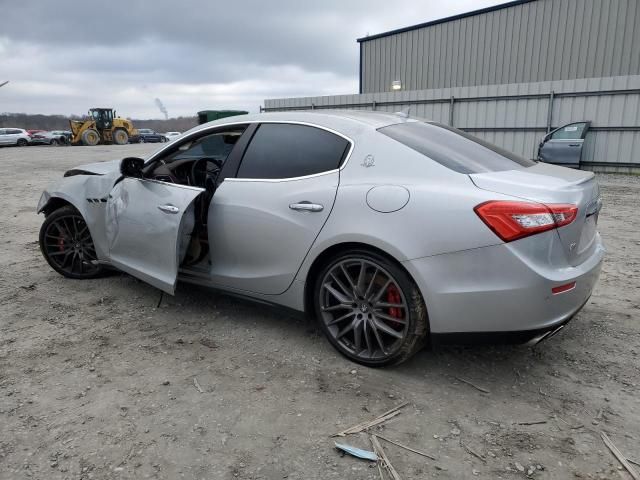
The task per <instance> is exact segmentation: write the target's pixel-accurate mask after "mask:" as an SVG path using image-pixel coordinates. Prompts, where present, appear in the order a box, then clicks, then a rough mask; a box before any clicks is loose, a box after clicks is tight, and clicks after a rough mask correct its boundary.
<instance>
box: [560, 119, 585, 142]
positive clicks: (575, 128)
mask: <svg viewBox="0 0 640 480" xmlns="http://www.w3.org/2000/svg"><path fill="white" fill-rule="evenodd" d="M586 126H587V124H586V123H585V122H580V123H572V124H571V125H565V126H564V127H561V128H559V129H558V130H556V131H555V132H553V133H552V134H551V139H552V140H579V139H581V138H583V135H582V134H583V133H584V129H585V128H586Z"/></svg>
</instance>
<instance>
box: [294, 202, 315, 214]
mask: <svg viewBox="0 0 640 480" xmlns="http://www.w3.org/2000/svg"><path fill="white" fill-rule="evenodd" d="M289 208H290V209H291V210H297V211H299V212H321V211H322V210H324V206H322V205H320V204H319V203H311V202H300V203H292V204H291V205H289Z"/></svg>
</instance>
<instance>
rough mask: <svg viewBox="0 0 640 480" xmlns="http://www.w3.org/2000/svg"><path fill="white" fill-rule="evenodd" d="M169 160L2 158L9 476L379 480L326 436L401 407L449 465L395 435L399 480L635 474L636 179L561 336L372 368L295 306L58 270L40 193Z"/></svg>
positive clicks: (447, 351)
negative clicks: (45, 250) (64, 181)
mask: <svg viewBox="0 0 640 480" xmlns="http://www.w3.org/2000/svg"><path fill="white" fill-rule="evenodd" d="M155 148H156V147H155V146H153V145H130V146H125V147H93V148H92V147H75V148H72V147H67V148H64V147H59V148H55V147H27V148H2V149H0V166H1V168H2V171H3V179H4V180H3V181H2V183H1V186H0V192H1V198H2V215H1V216H0V232H1V233H0V235H1V236H0V242H1V244H2V249H1V250H0V269H1V273H0V478H2V479H23V478H38V479H91V478H93V479H124V478H163V479H177V478H186V479H231V480H233V479H236V478H237V479H290V480H293V479H328V478H338V479H347V478H349V479H376V478H379V472H378V469H377V468H376V467H375V465H371V464H369V462H366V461H363V460H357V459H355V458H353V457H349V456H344V457H343V456H341V455H340V454H339V453H338V452H337V451H336V450H335V449H334V447H333V441H334V439H332V438H330V435H331V434H333V433H335V432H337V431H340V430H342V429H344V428H346V427H349V426H351V425H354V424H357V423H360V422H361V421H363V420H367V419H369V418H372V417H374V416H376V415H378V414H379V413H382V412H384V411H386V410H388V409H390V408H392V407H394V406H396V405H399V404H401V403H403V402H408V405H407V406H405V407H404V408H403V409H402V410H401V413H400V414H399V415H397V416H396V417H394V418H392V419H391V420H389V421H387V422H385V423H384V424H382V425H381V426H379V427H377V428H374V429H373V430H372V431H373V432H377V433H379V434H380V435H383V436H385V437H387V438H390V439H393V440H395V441H398V442H400V443H402V444H405V445H409V446H411V447H413V448H415V449H418V450H422V451H424V452H426V453H428V454H430V455H432V456H434V457H435V458H436V459H437V460H436V461H433V460H430V459H428V458H425V457H422V456H419V455H416V454H413V453H411V452H408V451H406V450H403V449H401V448H399V447H397V446H395V445H392V444H389V443H387V442H385V441H381V442H382V446H383V447H384V449H385V451H386V453H387V455H388V457H389V459H390V461H391V463H392V464H393V465H394V467H395V469H396V470H397V471H398V473H399V474H400V476H401V478H402V479H416V478H431V477H434V478H442V479H463V478H486V479H496V478H504V479H513V478H524V477H527V476H528V477H531V478H535V479H565V478H567V479H569V478H571V479H573V478H579V479H592V478H593V479H600V478H611V479H619V478H631V477H630V476H628V475H627V473H626V472H624V471H622V470H621V468H622V467H620V464H619V463H618V462H617V461H616V459H615V458H614V457H613V456H612V454H611V453H610V452H609V450H608V449H607V448H606V446H605V445H604V444H603V442H602V440H601V438H600V433H601V432H606V433H607V434H608V435H609V437H610V438H611V439H612V440H613V442H614V443H615V444H616V445H617V447H618V448H619V449H620V450H621V451H622V452H624V453H625V454H626V456H627V457H629V458H631V459H633V460H636V461H640V400H639V397H640V395H639V391H640V358H639V353H640V324H639V322H638V321H639V320H640V214H639V212H640V177H633V176H616V175H601V176H600V177H599V178H600V182H601V185H602V192H603V199H604V210H603V211H602V214H601V217H600V231H601V233H602V235H603V237H604V241H605V243H606V246H607V249H608V254H607V258H606V263H605V265H604V268H603V273H602V276H601V277H600V281H599V284H598V286H597V287H596V290H595V293H594V295H593V297H592V298H591V301H590V302H589V303H588V304H587V306H586V307H585V308H584V310H583V311H582V312H581V313H580V314H579V315H578V316H577V317H576V318H575V319H574V321H573V322H571V323H570V324H569V325H568V326H567V328H566V329H565V330H564V331H563V332H562V333H560V334H559V335H557V336H555V337H554V338H552V339H551V340H549V341H547V342H543V343H542V344H541V345H539V346H538V347H536V348H533V349H532V348H528V347H522V346H483V347H481V346H475V347H447V348H438V349H436V350H425V351H423V352H421V353H419V354H418V355H417V356H416V357H415V358H414V359H413V360H411V361H410V362H408V363H406V364H403V365H401V366H399V367H395V368H387V369H367V368H363V367H360V366H357V365H355V364H353V363H350V362H349V361H347V360H346V359H344V358H342V357H341V356H340V355H338V354H337V353H336V352H334V350H333V349H332V348H331V347H330V345H329V344H328V342H327V341H325V339H324V338H323V337H322V336H321V334H320V332H319V331H318V330H317V329H316V328H315V327H314V326H313V325H312V324H311V323H308V322H306V321H305V320H303V319H299V318H294V317H291V316H289V315H288V314H285V313H282V312H280V311H276V310H271V309H266V308H265V307H264V306H261V305H254V304H250V303H247V302H243V301H239V300H237V299H234V298H230V297H227V296H223V295H220V294H216V293H212V292H211V291H208V290H205V289H201V288H195V287H192V286H188V285H181V286H180V287H179V289H178V292H177V295H176V296H175V297H169V298H167V297H166V296H165V298H164V300H163V301H162V304H161V306H160V308H157V305H158V301H159V299H160V293H159V292H158V291H157V290H155V289H154V288H152V287H149V286H147V285H145V284H143V283H141V282H139V281H137V280H135V279H133V278H132V277H130V276H127V275H119V274H114V275H111V276H109V277H106V278H103V279H99V280H92V281H74V280H67V279H64V278H63V277H61V276H59V275H58V274H56V273H55V272H54V271H53V270H51V268H49V266H48V265H47V264H46V263H45V261H44V259H43V258H42V257H41V255H40V251H39V248H38V243H37V237H38V229H39V227H40V223H41V222H42V217H39V216H37V215H36V214H35V211H34V210H35V206H36V203H37V201H38V198H39V195H40V192H41V191H42V189H43V187H44V186H45V185H46V184H47V183H49V182H50V181H52V180H54V179H56V178H58V177H60V176H61V175H62V173H63V172H64V171H65V170H67V169H68V168H70V167H73V166H76V165H78V164H82V163H89V162H95V161H101V160H110V159H115V158H122V157H125V156H131V155H144V154H146V153H149V152H151V151H153V150H154V149H155ZM460 379H462V380H466V381H468V382H471V384H474V385H476V386H477V387H479V388H475V387H474V386H473V385H471V384H469V383H465V382H464V381H462V380H460ZM194 381H195V382H194ZM198 387H199V388H198ZM480 389H482V390H484V391H481V390H480ZM200 390H202V391H200ZM344 440H345V441H346V442H348V443H349V444H351V445H354V446H358V447H362V448H370V443H369V440H368V437H367V436H366V435H365V434H358V435H352V436H349V437H347V438H346V439H344ZM636 468H637V469H638V470H639V471H640V467H636Z"/></svg>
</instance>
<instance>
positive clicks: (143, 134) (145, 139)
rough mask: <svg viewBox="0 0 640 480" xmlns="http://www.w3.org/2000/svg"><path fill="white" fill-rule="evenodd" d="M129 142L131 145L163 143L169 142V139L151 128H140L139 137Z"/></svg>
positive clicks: (133, 137) (136, 136) (135, 136)
mask: <svg viewBox="0 0 640 480" xmlns="http://www.w3.org/2000/svg"><path fill="white" fill-rule="evenodd" d="M129 141H130V142H131V143H158V142H161V143H163V142H166V141H167V137H165V136H164V135H163V134H162V133H156V132H154V131H153V130H151V129H149V128H138V135H134V136H132V137H131V138H130V140H129Z"/></svg>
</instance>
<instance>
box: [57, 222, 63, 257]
mask: <svg viewBox="0 0 640 480" xmlns="http://www.w3.org/2000/svg"><path fill="white" fill-rule="evenodd" d="M58 232H60V236H59V237H58V249H59V250H60V251H61V252H64V233H62V231H61V230H60V228H59V227H58Z"/></svg>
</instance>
